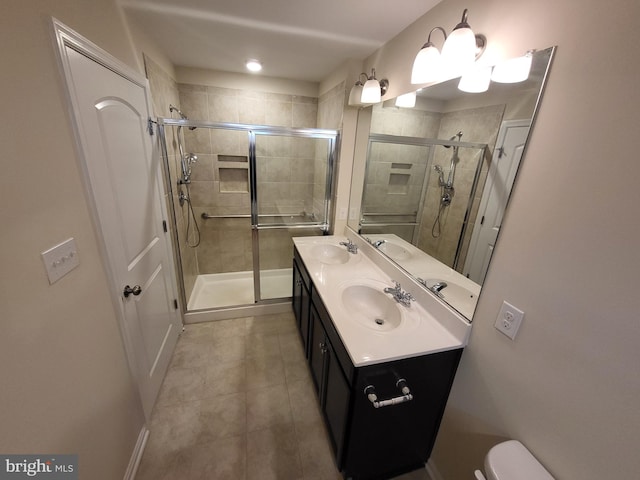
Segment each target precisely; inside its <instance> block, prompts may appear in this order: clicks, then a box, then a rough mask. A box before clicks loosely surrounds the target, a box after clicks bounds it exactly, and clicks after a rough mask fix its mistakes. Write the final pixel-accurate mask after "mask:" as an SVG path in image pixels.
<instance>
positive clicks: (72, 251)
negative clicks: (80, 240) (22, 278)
mask: <svg viewBox="0 0 640 480" xmlns="http://www.w3.org/2000/svg"><path fill="white" fill-rule="evenodd" d="M41 256H42V261H43V262H44V267H45V269H46V270H47V275H48V276H49V284H53V283H55V282H57V281H58V280H60V279H61V278H62V277H64V276H65V275H66V274H67V273H69V272H70V271H71V270H73V269H74V268H76V267H77V266H78V265H80V257H78V248H77V247H76V241H75V240H74V239H73V238H69V239H67V240H65V241H64V242H62V243H60V244H58V245H56V246H55V247H51V248H50V249H49V250H46V251H44V252H42V253H41Z"/></svg>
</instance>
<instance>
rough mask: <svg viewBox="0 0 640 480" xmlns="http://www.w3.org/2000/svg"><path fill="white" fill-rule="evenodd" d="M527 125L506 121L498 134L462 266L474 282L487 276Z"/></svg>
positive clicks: (527, 121)
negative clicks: (496, 146)
mask: <svg viewBox="0 0 640 480" xmlns="http://www.w3.org/2000/svg"><path fill="white" fill-rule="evenodd" d="M530 125H531V123H530V122H529V120H509V121H505V122H503V123H502V126H501V127H500V132H498V138H497V140H496V145H499V147H498V148H496V151H495V154H494V158H493V161H492V162H491V165H490V167H489V175H488V177H487V182H486V184H485V187H484V191H483V193H482V199H481V201H480V209H479V211H478V215H477V217H476V223H475V225H474V227H473V235H472V236H471V242H470V244H469V253H468V255H467V259H466V261H465V266H464V273H465V275H467V276H468V277H469V278H470V279H471V280H473V281H474V282H476V283H480V284H482V282H483V281H484V277H485V276H486V274H487V268H488V267H489V261H490V260H491V255H492V254H493V249H494V246H495V244H496V239H497V237H498V233H499V232H500V226H501V225H502V217H503V216H504V211H505V208H506V207H507V202H508V201H509V194H510V193H511V188H512V187H513V182H514V180H515V177H516V172H517V171H518V166H519V165H520V159H521V158H522V153H523V151H524V146H525V143H526V141H527V136H528V135H529V127H530Z"/></svg>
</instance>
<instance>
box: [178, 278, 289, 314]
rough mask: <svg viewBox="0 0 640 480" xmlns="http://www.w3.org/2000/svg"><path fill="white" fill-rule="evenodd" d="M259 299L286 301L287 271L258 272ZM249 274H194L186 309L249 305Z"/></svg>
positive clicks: (250, 302)
mask: <svg viewBox="0 0 640 480" xmlns="http://www.w3.org/2000/svg"><path fill="white" fill-rule="evenodd" d="M260 279H261V283H260V287H261V290H260V293H261V296H262V299H278V298H283V299H284V298H288V297H291V294H292V281H293V271H292V269H291V268H282V269H277V270H262V271H261V272H260ZM253 304H255V297H254V293H253V272H252V271H246V272H229V273H211V274H205V275H198V277H197V278H196V281H195V284H194V287H193V292H192V293H191V297H190V298H189V302H188V304H187V309H188V310H204V309H209V308H221V307H232V306H239V305H253Z"/></svg>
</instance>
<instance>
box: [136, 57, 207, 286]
mask: <svg viewBox="0 0 640 480" xmlns="http://www.w3.org/2000/svg"><path fill="white" fill-rule="evenodd" d="M144 63H145V70H146V74H147V78H148V79H149V85H150V88H151V97H152V101H153V113H154V115H155V116H156V117H166V118H169V117H171V112H169V105H178V104H179V94H178V84H177V83H176V81H175V80H173V78H171V76H170V75H169V74H167V73H166V72H165V71H164V70H163V69H162V68H161V67H160V66H159V65H158V64H156V63H155V62H154V61H153V60H151V59H150V58H149V57H147V56H145V57H144ZM166 137H167V153H168V155H169V169H170V181H171V182H172V183H173V185H175V183H174V182H175V179H176V178H177V177H176V168H177V167H178V147H177V142H176V138H175V130H171V129H168V130H167V131H166ZM156 139H157V140H158V141H159V136H157V137H156ZM155 148H160V146H159V145H157V146H156V147H155ZM158 158H160V157H158ZM165 180H166V179H165ZM168 187H169V186H168V185H167V186H166V187H165V191H166V192H169V191H173V192H174V204H175V205H176V208H175V210H174V211H175V216H176V226H177V233H178V236H179V239H180V240H179V246H180V247H179V255H180V257H181V259H182V273H183V280H184V288H185V291H186V295H187V298H189V295H191V291H192V290H193V285H194V283H195V280H196V277H197V275H198V266H197V262H196V252H195V250H194V249H192V248H189V247H188V246H187V242H186V230H187V229H186V222H187V217H186V214H187V212H188V211H187V208H186V206H185V207H183V208H181V207H179V206H178V201H177V200H178V199H177V197H176V196H175V192H176V190H175V188H172V189H171V190H170V189H169V188H168ZM166 200H167V209H171V203H170V202H169V198H168V196H167V197H166ZM168 223H169V224H171V222H168ZM171 232H172V233H173V231H171ZM191 240H192V241H193V238H192V239H191ZM177 253H178V252H176V254H177ZM178 280H179V281H180V279H178Z"/></svg>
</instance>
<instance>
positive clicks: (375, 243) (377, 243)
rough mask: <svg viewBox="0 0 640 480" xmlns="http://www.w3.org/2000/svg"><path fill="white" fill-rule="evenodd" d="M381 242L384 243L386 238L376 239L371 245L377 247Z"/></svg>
mask: <svg viewBox="0 0 640 480" xmlns="http://www.w3.org/2000/svg"><path fill="white" fill-rule="evenodd" d="M383 243H386V240H384V239H382V240H378V241H377V242H373V243H372V244H371V245H373V246H374V247H376V248H379V247H380V245H382V244H383Z"/></svg>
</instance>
